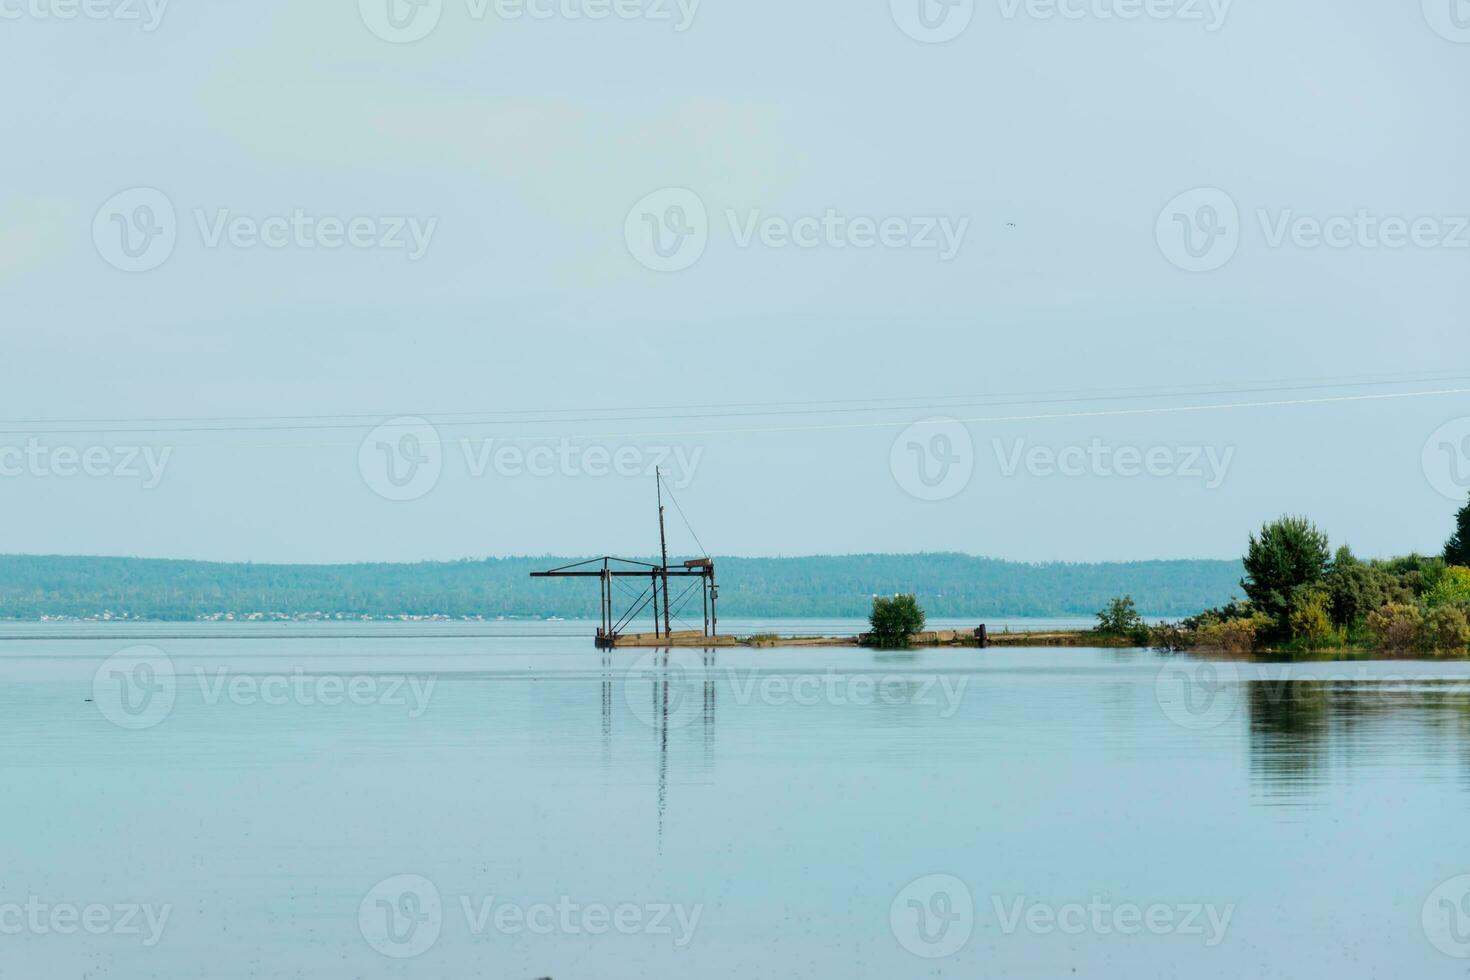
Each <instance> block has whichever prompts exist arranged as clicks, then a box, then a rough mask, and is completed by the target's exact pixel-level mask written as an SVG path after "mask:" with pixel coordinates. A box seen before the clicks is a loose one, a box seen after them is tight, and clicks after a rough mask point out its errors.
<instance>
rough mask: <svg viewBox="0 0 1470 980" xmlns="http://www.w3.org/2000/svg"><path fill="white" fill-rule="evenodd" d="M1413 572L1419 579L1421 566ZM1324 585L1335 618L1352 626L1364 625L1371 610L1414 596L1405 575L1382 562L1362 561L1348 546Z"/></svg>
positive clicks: (1336, 559)
mask: <svg viewBox="0 0 1470 980" xmlns="http://www.w3.org/2000/svg"><path fill="white" fill-rule="evenodd" d="M1413 574H1414V575H1415V581H1417V577H1418V574H1419V573H1418V571H1417V568H1416V569H1415V571H1414V572H1413ZM1323 585H1324V586H1325V587H1326V589H1327V596H1328V602H1329V605H1330V608H1331V611H1332V622H1333V623H1334V624H1335V625H1337V626H1342V627H1346V628H1348V629H1355V628H1357V627H1360V626H1362V625H1363V623H1364V621H1366V620H1367V618H1368V614H1369V613H1371V612H1374V611H1375V610H1378V609H1381V608H1383V606H1384V605H1385V604H1387V603H1390V602H1412V601H1413V598H1414V590H1413V588H1412V587H1411V586H1410V585H1408V584H1406V583H1405V582H1404V580H1403V577H1402V575H1400V574H1396V573H1394V572H1391V571H1389V570H1388V568H1387V567H1386V566H1385V564H1384V563H1382V562H1364V561H1359V560H1358V559H1357V558H1355V557H1353V553H1352V552H1351V551H1349V550H1348V549H1347V548H1346V547H1342V548H1339V549H1338V550H1337V557H1335V558H1334V559H1333V560H1332V568H1331V570H1330V571H1328V573H1327V576H1326V578H1325V579H1324V581H1323Z"/></svg>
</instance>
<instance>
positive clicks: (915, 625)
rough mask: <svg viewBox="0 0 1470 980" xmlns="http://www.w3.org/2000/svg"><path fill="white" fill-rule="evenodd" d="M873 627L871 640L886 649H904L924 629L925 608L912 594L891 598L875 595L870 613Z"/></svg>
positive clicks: (870, 621)
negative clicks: (920, 605) (922, 607)
mask: <svg viewBox="0 0 1470 980" xmlns="http://www.w3.org/2000/svg"><path fill="white" fill-rule="evenodd" d="M868 624H869V625H870V626H871V627H872V633H871V641H872V644H873V645H874V646H877V647H883V648H885V649H890V650H893V649H902V648H904V647H907V646H908V645H909V643H910V642H911V641H912V640H913V638H914V634H915V633H920V632H922V631H923V629H924V610H923V609H920V608H919V602H918V600H917V599H915V598H914V597H913V596H912V595H896V596H894V597H893V598H891V599H888V598H884V597H883V596H874V597H873V611H872V612H871V613H870V614H869V615H868Z"/></svg>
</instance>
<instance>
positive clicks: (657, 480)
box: [653, 467, 673, 637]
mask: <svg viewBox="0 0 1470 980" xmlns="http://www.w3.org/2000/svg"><path fill="white" fill-rule="evenodd" d="M653 480H654V485H655V486H656V487H657V490H658V545H659V550H660V552H661V553H662V555H663V564H662V565H661V566H660V567H661V568H662V569H663V575H664V636H665V637H669V636H672V635H673V632H672V630H671V628H670V626H669V539H668V535H666V534H665V533H664V478H663V474H662V473H660V472H659V470H658V467H654V470H653Z"/></svg>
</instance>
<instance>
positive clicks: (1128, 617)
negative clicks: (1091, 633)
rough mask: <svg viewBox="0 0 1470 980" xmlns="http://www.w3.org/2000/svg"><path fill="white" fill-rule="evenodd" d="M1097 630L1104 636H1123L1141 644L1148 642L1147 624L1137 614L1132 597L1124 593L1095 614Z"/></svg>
mask: <svg viewBox="0 0 1470 980" xmlns="http://www.w3.org/2000/svg"><path fill="white" fill-rule="evenodd" d="M1097 632H1098V633H1101V634H1102V635H1104V636H1118V637H1125V638H1127V639H1130V640H1132V641H1133V642H1135V643H1137V644H1138V645H1139V646H1143V645H1145V644H1147V643H1148V642H1149V632H1148V624H1147V623H1145V622H1144V621H1143V617H1142V616H1140V615H1139V614H1138V607H1137V606H1135V605H1134V604H1133V597H1132V596H1131V595H1125V596H1123V597H1122V598H1121V599H1114V600H1113V601H1112V602H1110V603H1108V608H1106V609H1104V610H1102V611H1100V612H1099V613H1098V614H1097Z"/></svg>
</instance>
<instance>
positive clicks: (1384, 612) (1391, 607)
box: [1368, 602, 1424, 652]
mask: <svg viewBox="0 0 1470 980" xmlns="http://www.w3.org/2000/svg"><path fill="white" fill-rule="evenodd" d="M1423 626H1424V614H1423V613H1421V612H1420V611H1419V607H1418V606H1411V605H1409V604H1408V603H1403V602H1390V603H1388V604H1387V605H1385V606H1384V607H1383V608H1382V609H1378V610H1375V611H1374V612H1372V613H1370V614H1369V615H1368V633H1369V634H1370V635H1371V636H1372V637H1373V640H1374V642H1376V643H1377V644H1378V645H1379V646H1380V647H1382V648H1383V649H1385V650H1394V651H1399V652H1402V651H1405V650H1410V649H1413V648H1414V647H1415V646H1417V645H1418V644H1419V632H1420V630H1421V629H1422V628H1423Z"/></svg>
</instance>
